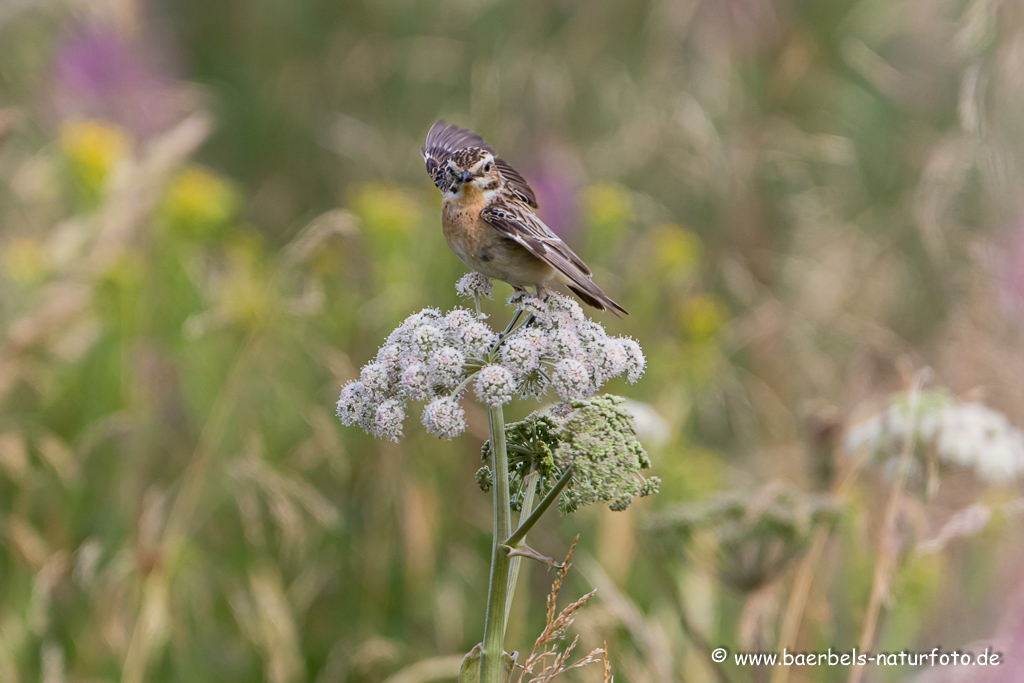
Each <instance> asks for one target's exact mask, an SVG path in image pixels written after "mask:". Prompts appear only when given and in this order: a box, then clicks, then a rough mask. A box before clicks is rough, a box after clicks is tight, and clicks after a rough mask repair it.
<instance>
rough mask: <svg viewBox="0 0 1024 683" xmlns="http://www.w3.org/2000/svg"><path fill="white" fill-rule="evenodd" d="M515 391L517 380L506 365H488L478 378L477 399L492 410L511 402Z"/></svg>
mask: <svg viewBox="0 0 1024 683" xmlns="http://www.w3.org/2000/svg"><path fill="white" fill-rule="evenodd" d="M515 390H516V382H515V379H514V378H513V377H512V373H511V372H510V371H509V369H508V368H506V367H505V366H504V365H497V364H493V365H487V366H485V367H484V368H483V369H482V370H480V373H479V374H478V375H477V376H476V395H477V398H479V399H480V400H481V401H483V402H484V403H486V404H487V405H489V406H491V407H492V408H496V407H497V406H500V405H504V404H505V403H508V402H509V401H511V400H512V394H513V393H515Z"/></svg>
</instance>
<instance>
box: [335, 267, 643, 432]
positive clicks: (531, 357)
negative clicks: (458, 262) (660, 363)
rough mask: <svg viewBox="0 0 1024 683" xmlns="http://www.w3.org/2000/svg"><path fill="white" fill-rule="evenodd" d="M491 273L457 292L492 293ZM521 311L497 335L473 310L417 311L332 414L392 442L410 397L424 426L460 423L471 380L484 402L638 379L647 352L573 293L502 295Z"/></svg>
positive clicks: (585, 391) (564, 395)
mask: <svg viewBox="0 0 1024 683" xmlns="http://www.w3.org/2000/svg"><path fill="white" fill-rule="evenodd" d="M490 285H491V283H490V281H489V280H487V278H484V277H483V276H481V275H479V274H476V273H472V274H469V275H466V276H465V277H463V278H462V279H461V280H459V283H458V285H457V290H458V292H459V294H460V295H463V296H471V297H474V298H476V299H479V297H481V296H490ZM509 303H512V304H514V305H515V306H516V307H517V308H518V309H519V311H520V312H521V313H522V317H521V320H528V321H529V322H528V323H523V324H520V325H519V326H518V327H516V328H515V329H513V330H512V331H511V332H509V333H508V334H507V335H506V336H504V337H499V335H497V334H496V333H495V332H494V330H492V329H491V327H490V326H489V325H488V324H487V323H486V322H485V317H486V316H483V315H481V314H479V313H474V312H473V311H470V310H467V309H464V308H456V309H454V310H452V311H449V312H448V313H447V314H444V315H442V313H441V312H440V311H439V310H437V309H436V308H427V309H425V310H423V311H420V312H419V313H415V314H413V315H411V316H409V317H408V318H406V320H405V321H404V322H403V323H402V324H401V325H399V326H398V328H397V329H395V330H394V331H393V332H392V333H391V334H390V335H389V336H388V338H387V341H386V342H385V343H384V345H383V346H382V347H381V348H380V350H379V351H378V353H377V356H376V358H375V359H374V360H373V361H371V362H370V363H368V364H367V365H366V366H364V367H363V368H362V370H361V371H360V373H359V379H358V380H354V381H352V382H349V383H348V384H346V385H345V386H344V387H343V388H342V391H341V396H340V398H339V400H338V417H339V418H340V419H341V421H342V423H344V424H346V425H359V426H360V427H361V428H362V429H363V430H364V431H365V432H367V433H368V434H372V435H374V436H378V437H383V438H387V439H392V440H395V441H397V440H398V439H399V437H401V436H402V424H403V421H404V418H405V411H406V405H407V403H408V402H409V401H421V402H423V403H426V404H427V406H426V408H425V410H424V411H423V418H422V420H423V424H424V426H425V427H426V428H427V431H429V432H430V433H431V434H434V435H435V436H438V437H442V438H453V437H455V436H458V435H459V434H461V433H462V432H463V431H465V429H466V422H465V412H464V411H463V409H462V407H461V406H460V405H459V400H460V397H461V394H462V392H463V390H464V389H465V388H466V386H468V384H469V383H470V382H472V383H473V385H474V389H475V393H476V396H477V397H478V398H479V399H480V401H482V402H483V403H484V404H485V405H487V406H491V407H497V406H501V405H503V404H505V403H508V402H509V401H511V400H512V398H513V396H515V395H517V394H518V395H521V396H524V397H526V396H536V397H540V396H542V395H543V394H544V393H545V392H546V391H547V389H548V388H549V387H550V388H551V389H553V390H554V392H555V393H556V394H557V395H558V396H559V398H560V399H561V400H562V401H574V400H581V399H586V398H589V397H590V396H593V395H594V394H595V393H596V392H597V391H598V390H599V389H600V388H601V386H602V385H603V384H605V383H606V382H608V381H609V380H610V379H612V378H614V377H617V376H619V375H625V376H626V378H627V379H628V380H629V381H630V382H636V381H637V380H638V379H639V378H640V377H641V375H643V372H644V368H645V366H646V363H647V361H646V359H645V358H644V354H643V351H642V350H641V349H640V345H639V344H637V342H636V341H635V340H633V339H630V338H628V337H611V336H609V335H608V334H607V332H605V329H604V327H602V326H601V325H599V324H598V323H595V322H593V321H591V320H589V319H588V318H587V317H586V316H584V314H583V310H582V309H581V308H580V305H579V304H578V303H576V301H574V300H573V299H570V298H568V297H564V296H560V295H557V294H550V295H549V296H548V298H547V299H540V298H538V297H536V296H533V295H530V294H527V293H525V292H519V293H516V294H514V295H512V297H510V299H509Z"/></svg>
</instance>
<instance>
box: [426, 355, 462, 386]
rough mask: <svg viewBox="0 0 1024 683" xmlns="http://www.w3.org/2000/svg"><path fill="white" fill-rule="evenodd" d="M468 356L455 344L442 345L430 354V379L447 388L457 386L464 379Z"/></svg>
mask: <svg viewBox="0 0 1024 683" xmlns="http://www.w3.org/2000/svg"><path fill="white" fill-rule="evenodd" d="M465 364H466V356H465V354H463V353H462V351H459V350H458V349H457V348H455V347H454V346H442V347H441V348H440V349H438V350H437V351H436V352H435V353H434V354H433V355H431V356H430V363H429V368H430V379H431V381H433V382H434V383H435V384H437V385H440V386H442V387H444V388H446V389H451V388H453V387H455V385H457V384H458V383H459V381H460V380H461V379H462V372H463V367H464V366H465Z"/></svg>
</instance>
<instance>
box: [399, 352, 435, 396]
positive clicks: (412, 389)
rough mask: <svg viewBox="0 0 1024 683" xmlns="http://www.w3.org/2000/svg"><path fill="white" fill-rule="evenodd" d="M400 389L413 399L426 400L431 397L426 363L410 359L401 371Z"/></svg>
mask: <svg viewBox="0 0 1024 683" xmlns="http://www.w3.org/2000/svg"><path fill="white" fill-rule="evenodd" d="M402 389H403V390H404V392H405V395H406V396H408V397H409V398H411V399H412V400H413V401H427V400H430V398H431V397H432V396H431V395H432V389H433V387H432V385H431V381H430V374H429V370H428V368H427V364H426V363H424V362H422V361H418V360H415V361H412V362H411V363H409V364H408V365H407V366H406V367H405V370H404V371H403V372H402Z"/></svg>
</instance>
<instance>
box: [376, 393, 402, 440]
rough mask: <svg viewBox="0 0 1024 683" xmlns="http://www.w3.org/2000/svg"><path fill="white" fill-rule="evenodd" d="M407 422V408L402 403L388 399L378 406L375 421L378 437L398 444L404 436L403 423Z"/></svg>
mask: <svg viewBox="0 0 1024 683" xmlns="http://www.w3.org/2000/svg"><path fill="white" fill-rule="evenodd" d="M404 421H405V407H404V406H403V405H402V403H401V401H398V400H396V399H393V398H392V399H388V400H387V401H384V402H383V403H381V404H380V405H379V406H377V413H376V415H375V419H374V427H375V431H376V436H381V437H384V438H385V439H390V440H391V441H395V442H397V441H398V439H399V438H401V436H402V423H403V422H404Z"/></svg>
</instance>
